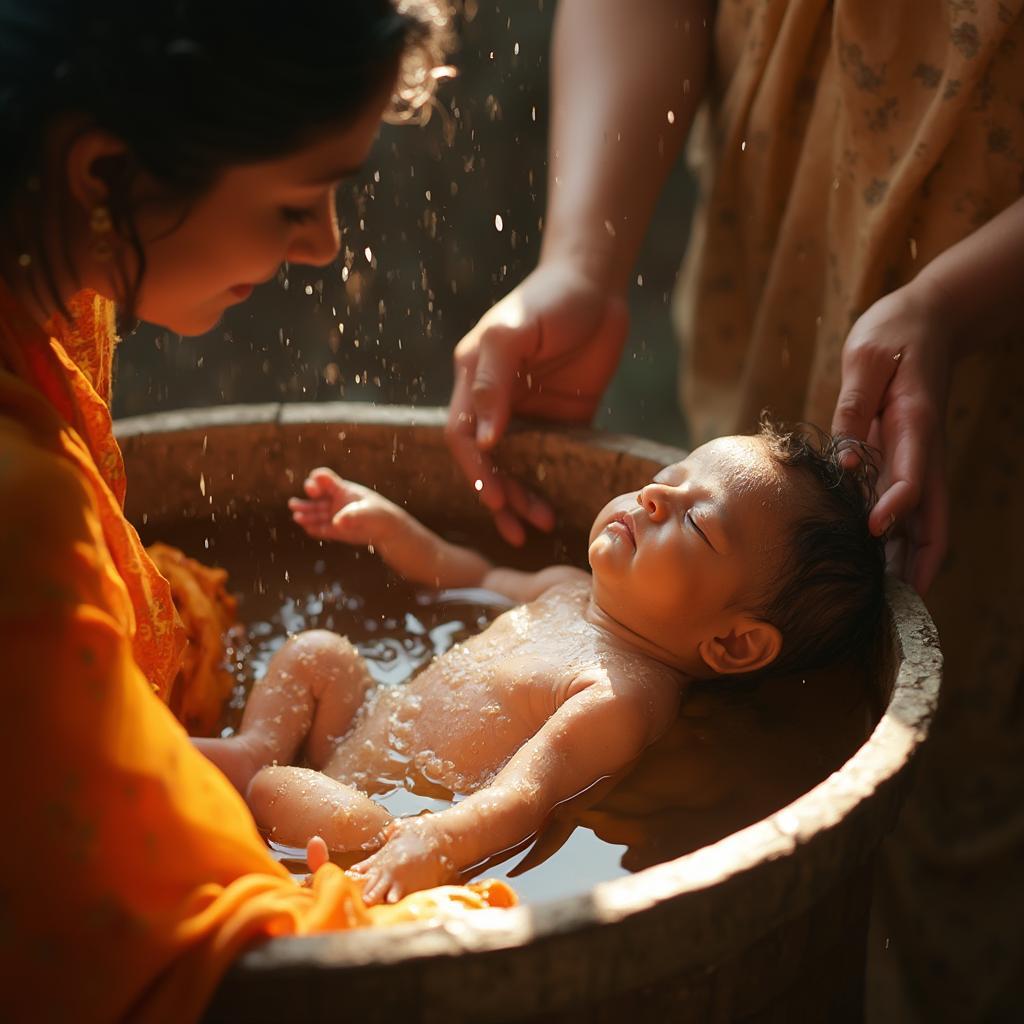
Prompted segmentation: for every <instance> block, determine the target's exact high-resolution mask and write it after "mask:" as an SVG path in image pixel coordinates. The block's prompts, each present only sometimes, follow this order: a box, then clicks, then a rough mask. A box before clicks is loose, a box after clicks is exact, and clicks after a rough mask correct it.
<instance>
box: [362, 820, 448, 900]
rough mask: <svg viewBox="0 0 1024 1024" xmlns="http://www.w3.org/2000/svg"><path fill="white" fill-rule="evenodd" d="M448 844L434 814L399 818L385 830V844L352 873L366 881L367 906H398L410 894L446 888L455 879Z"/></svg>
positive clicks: (364, 890) (365, 896) (364, 893)
mask: <svg viewBox="0 0 1024 1024" xmlns="http://www.w3.org/2000/svg"><path fill="white" fill-rule="evenodd" d="M449 845H450V844H449V842H448V838H447V836H446V835H445V834H444V832H443V830H441V829H438V828H437V827H436V826H435V822H434V819H433V818H432V816H431V815H429V814H424V815H419V816H418V817H415V818H398V819H396V820H395V821H392V822H391V823H390V824H389V825H388V826H387V827H386V828H385V829H384V845H383V846H382V847H381V848H380V849H379V850H377V851H376V853H372V854H370V856H369V857H367V858H366V859H365V860H361V861H360V862H359V863H358V864H354V865H353V866H352V867H351V868H350V869H349V871H350V872H351V873H352V874H354V875H355V876H356V877H358V878H361V879H362V880H363V882H364V885H363V900H364V902H365V903H366V904H367V906H373V905H374V904H375V903H384V902H387V903H397V902H398V901H399V900H400V899H401V898H402V897H403V896H408V895H409V893H411V892H418V891H419V890H420V889H430V888H432V887H433V886H435V885H443V884H445V883H446V882H449V881H451V880H452V879H453V878H454V877H455V875H456V869H455V865H454V864H453V863H452V861H451V859H450V857H449V855H448V848H449Z"/></svg>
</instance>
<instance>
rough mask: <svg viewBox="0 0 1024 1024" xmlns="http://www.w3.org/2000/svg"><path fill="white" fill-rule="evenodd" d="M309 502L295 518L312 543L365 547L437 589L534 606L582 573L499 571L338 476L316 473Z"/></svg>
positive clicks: (295, 506)
mask: <svg viewBox="0 0 1024 1024" xmlns="http://www.w3.org/2000/svg"><path fill="white" fill-rule="evenodd" d="M304 489H305V491H306V494H307V495H308V497H306V498H292V499H291V500H290V501H289V502H288V507H289V508H290V509H291V511H292V518H293V519H294V520H295V522H296V523H298V524H299V526H301V527H302V528H303V529H304V530H305V531H306V532H307V533H308V534H309V535H310V536H311V537H316V538H318V539H319V540H336V541H341V542H342V543H345V544H366V545H368V546H370V547H372V548H373V550H374V551H375V552H376V553H377V554H378V555H380V556H381V558H383V559H384V561H385V562H386V563H387V564H388V565H389V566H390V567H391V568H392V569H394V570H395V572H397V573H398V574H399V575H400V576H403V577H405V579H407V580H412V581H413V582H414V583H425V584H427V585H428V586H432V587H486V588H487V589H488V590H493V591H495V592H496V593H499V594H504V595H505V596H506V597H509V598H511V599H512V600H514V601H519V602H521V601H530V600H532V599H533V598H534V597H537V596H538V595H539V594H541V593H543V592H544V591H545V590H547V589H548V587H552V586H554V585H555V584H556V583H562V582H564V581H565V580H566V579H568V578H575V577H578V576H579V577H584V578H585V577H586V573H584V572H583V571H582V570H581V569H574V568H572V567H570V566H551V567H549V568H547V569H542V570H541V571H540V572H536V573H526V572H518V571H517V570H515V569H502V568H495V567H494V566H493V565H492V564H491V562H490V561H489V560H488V559H487V558H485V557H484V556H483V555H481V554H480V553H479V552H477V551H473V550H471V549H470V548H466V547H462V546H461V545H459V544H451V543H449V542H448V541H446V540H445V539H444V538H443V537H439V536H438V535H437V534H436V533H434V532H433V530H429V529H427V527H426V526H424V525H423V524H422V523H421V522H419V520H417V519H415V518H414V517H413V516H411V515H409V513H408V512H406V511H405V509H403V508H400V507H399V506H398V505H396V504H395V503H394V502H393V501H389V500H388V499H387V498H385V497H384V496H383V495H381V494H378V493H377V492H376V491H373V490H371V489H370V488H369V487H364V486H363V485H362V484H357V483H354V482H353V481H351V480H343V479H342V478H341V477H340V476H338V474H337V473H335V472H334V471H333V470H330V469H326V468H320V469H314V470H313V472H312V473H310V474H309V476H308V477H307V478H306V482H305V484H304Z"/></svg>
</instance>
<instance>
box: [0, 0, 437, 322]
mask: <svg viewBox="0 0 1024 1024" xmlns="http://www.w3.org/2000/svg"><path fill="white" fill-rule="evenodd" d="M446 29H447V17H446V7H445V6H443V4H441V3H438V2H432V0H329V2H323V0H288V2H286V3H280V4H262V3H251V2H247V3H241V2H238V0H0V138H3V140H4V149H5V151H6V152H7V153H8V157H7V158H5V159H4V160H3V161H2V162H0V231H2V232H3V234H4V236H5V237H6V244H8V245H9V246H11V245H13V247H14V254H13V255H14V259H15V261H16V262H15V267H14V268H13V269H14V270H17V262H18V261H20V262H21V264H22V266H25V265H26V264H27V265H30V266H32V267H34V268H36V269H38V271H39V276H40V277H41V278H42V282H41V283H42V285H43V287H45V288H47V290H48V291H49V292H51V293H52V297H53V298H54V299H57V301H58V305H60V303H59V297H58V296H57V294H56V278H55V275H54V263H53V261H54V260H58V259H59V260H62V261H63V263H64V268H65V270H66V271H67V272H69V273H71V275H72V277H74V278H75V279H77V274H76V273H75V268H74V266H73V265H72V261H71V258H70V254H69V252H68V248H67V245H66V243H64V244H63V245H62V247H61V250H60V251H58V252H56V253H54V252H49V251H47V248H46V246H45V245H44V243H43V240H42V239H41V238H40V237H39V236H38V224H39V223H40V220H41V217H40V214H41V212H42V210H43V209H44V208H45V207H46V205H47V204H54V203H57V202H58V196H59V195H60V194H62V193H61V190H60V189H57V188H56V187H55V184H56V182H55V181H54V174H53V173H52V172H51V173H50V174H49V175H48V174H47V167H46V154H45V153H44V152H43V147H44V144H45V140H46V137H47V131H46V130H47V127H48V125H49V124H50V122H51V121H52V119H53V118H54V117H55V116H58V115H61V114H80V115H83V117H84V121H85V127H95V128H101V129H104V130H106V131H109V132H110V133H112V134H113V135H116V136H117V137H118V138H120V139H122V140H124V142H125V143H126V144H127V146H128V148H129V150H130V154H131V156H130V159H129V160H128V161H109V162H108V163H109V165H108V166H105V167H103V168H102V169H98V170H99V172H100V173H102V174H103V176H104V178H105V179H106V180H107V184H108V186H109V188H110V197H109V202H108V206H109V209H110V213H111V217H112V220H113V227H114V230H115V231H116V232H117V233H118V235H119V237H120V238H121V239H122V240H124V241H126V242H127V243H128V244H129V245H130V246H131V248H132V250H133V255H134V257H135V261H134V262H135V264H136V266H135V273H134V274H133V275H132V279H131V280H129V279H128V274H127V272H126V271H125V270H124V268H123V267H122V268H120V270H119V275H120V277H121V279H122V280H121V282H120V283H121V288H120V289H119V292H121V293H122V294H121V296H120V298H121V300H122V303H124V304H125V305H127V306H128V307H129V312H130V313H131V312H133V307H134V304H135V297H136V295H137V293H138V288H139V285H140V283H141V279H142V275H143V273H144V271H145V256H144V253H143V250H142V246H141V243H140V240H139V237H138V233H137V231H136V229H135V225H134V218H133V211H132V208H131V202H130V198H129V197H130V195H131V185H132V179H133V178H134V176H135V175H136V174H137V173H139V172H140V171H145V172H146V173H148V174H150V175H152V176H153V177H154V178H155V179H156V180H157V181H158V182H159V183H160V184H161V186H162V187H163V188H164V189H165V190H166V192H167V194H168V196H169V197H171V198H175V199H182V200H185V201H186V202H187V201H188V200H192V199H194V198H196V197H197V196H199V195H201V194H202V193H203V192H204V191H205V190H206V189H208V188H209V187H210V186H211V185H212V184H213V183H214V181H215V180H216V179H217V177H218V175H219V174H220V173H221V172H222V171H223V170H224V169H225V168H227V167H229V166H231V165H234V164H243V163H249V162H255V161H259V160H266V159H272V158H275V157H279V156H284V155H287V154H288V153H289V152H292V151H294V150H296V149H298V148H300V147H301V146H302V145H303V144H305V143H306V142H309V141H312V140H313V139H314V138H315V137H316V136H317V134H318V133H321V132H323V131H324V130H326V129H329V128H339V127H341V128H343V127H344V126H345V125H346V124H347V123H349V122H351V121H353V120H355V119H356V118H357V117H358V115H359V114H360V113H361V111H362V110H363V109H364V108H365V105H366V103H367V102H368V101H369V100H370V99H371V98H372V97H374V96H375V95H378V94H379V92H380V90H382V89H384V88H387V87H389V86H390V85H391V84H392V83H393V82H394V83H395V86H394V97H395V98H394V101H393V103H392V111H391V113H392V115H393V119H408V118H409V117H410V116H413V115H414V114H415V112H416V111H419V110H424V109H427V108H426V104H427V102H428V100H429V97H430V91H431V87H432V83H433V81H434V78H433V75H432V74H431V71H432V69H433V67H435V66H436V65H437V64H439V63H441V61H442V59H443V55H444V52H445V47H446V45H447V35H446ZM55 209H56V214H57V216H58V217H60V218H62V220H63V219H66V216H67V210H66V209H60V208H55ZM5 272H7V270H6V268H5Z"/></svg>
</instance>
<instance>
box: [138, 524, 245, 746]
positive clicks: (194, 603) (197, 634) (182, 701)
mask: <svg viewBox="0 0 1024 1024" xmlns="http://www.w3.org/2000/svg"><path fill="white" fill-rule="evenodd" d="M146 553H147V554H148V555H149V557H150V558H151V559H153V564H154V565H155V566H156V567H157V569H158V570H159V571H160V573H161V575H163V576H164V577H165V578H166V579H167V581H168V583H170V585H171V596H172V597H173V599H174V607H175V609H176V610H177V612H178V615H179V617H180V618H181V621H182V624H183V625H184V627H185V633H186V635H187V637H188V645H187V646H186V648H185V654H184V656H183V658H182V661H181V667H180V669H179V670H178V675H177V677H176V678H175V680H174V685H173V686H172V688H171V691H170V694H169V695H165V697H164V699H165V700H166V702H167V704H168V706H169V707H170V709H171V711H172V712H173V713H174V717H175V718H176V719H177V720H178V721H179V722H181V724H182V725H183V726H185V730H186V731H187V732H188V734H189V736H212V735H213V734H214V732H215V730H216V728H217V723H218V722H219V721H220V717H221V712H222V711H223V709H224V702H225V701H226V700H227V699H228V697H229V696H230V695H231V689H232V687H233V685H234V677H233V676H232V675H231V672H230V671H229V670H228V668H227V666H226V665H225V663H224V654H225V650H224V634H225V633H226V632H227V631H228V630H229V629H230V628H231V627H232V626H233V625H234V624H235V621H236V620H235V611H236V610H237V607H238V602H237V601H236V600H235V599H234V598H233V597H232V596H231V595H230V594H229V593H228V591H227V579H228V574H227V573H226V572H225V571H224V570H223V569H211V568H210V567H209V566H206V565H203V564H202V563H201V562H197V561H196V560H195V559H194V558H189V557H188V556H187V555H185V554H183V553H182V552H181V551H179V550H178V549H177V548H173V547H171V546H170V545H169V544H152V545H150V546H149V547H148V548H147V549H146Z"/></svg>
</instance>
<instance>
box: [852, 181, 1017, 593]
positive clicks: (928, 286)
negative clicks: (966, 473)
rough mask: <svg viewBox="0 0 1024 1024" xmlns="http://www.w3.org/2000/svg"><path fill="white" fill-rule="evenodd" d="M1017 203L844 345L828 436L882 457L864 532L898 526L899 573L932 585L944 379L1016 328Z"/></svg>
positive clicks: (940, 512) (876, 312) (942, 542)
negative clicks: (856, 441)
mask: <svg viewBox="0 0 1024 1024" xmlns="http://www.w3.org/2000/svg"><path fill="white" fill-rule="evenodd" d="M1022 294H1024V199H1018V200H1017V202H1015V203H1013V204H1012V205H1011V206H1009V207H1007V209H1005V210H1004V211H1003V212H1002V213H1000V214H999V215H998V216H996V217H994V218H993V219H992V220H991V221H989V222H988V223H987V224H985V225H984V226H983V227H981V228H979V229H978V230H977V231H975V232H973V233H972V234H970V235H968V236H967V238H965V239H963V240H962V241H961V242H959V243H957V244H956V245H954V246H951V247H950V248H949V249H947V250H946V251H945V252H944V253H942V254H941V255H940V256H937V257H936V258H935V259H934V260H932V262H931V263H929V264H928V265H927V266H926V267H925V268H924V269H923V270H922V271H921V272H920V273H919V274H918V275H917V277H916V278H914V280H913V281H911V282H910V283H909V284H907V285H905V286H904V287H903V288H900V289H899V290H898V291H895V292H893V293H892V294H890V295H886V296H885V297H884V298H882V299H880V300H879V301H878V302H876V303H875V304H874V305H873V306H872V307H871V308H870V309H869V310H868V311H867V312H866V313H865V314H864V315H863V316H862V317H861V318H860V319H859V320H858V321H857V322H856V323H855V324H854V326H853V329H852V330H851V331H850V335H849V337H848V338H847V339H846V343H845V345H844V347H843V373H842V386H841V388H840V392H839V398H838V401H837V402H836V411H835V415H834V417H833V420H832V431H833V433H842V434H850V435H852V436H854V437H858V438H860V439H862V440H867V441H869V442H870V443H872V444H873V445H874V446H875V447H877V448H879V449H880V450H881V453H882V460H883V465H882V473H881V479H880V486H881V489H882V493H881V495H880V497H879V500H878V504H877V505H876V506H875V508H874V510H873V511H872V513H871V519H870V526H871V530H872V532H873V533H875V534H876V535H880V534H882V533H884V532H885V531H886V530H888V529H889V528H890V527H892V526H893V525H895V524H897V523H899V524H901V525H902V527H903V528H904V530H905V532H906V535H907V540H908V541H909V551H908V552H907V556H908V557H907V562H906V565H905V566H904V575H905V576H906V578H907V579H909V580H910V581H911V582H912V583H913V585H914V586H915V587H916V588H917V590H918V591H919V592H920V593H922V594H923V593H925V592H926V591H927V590H928V588H929V587H930V586H931V583H932V581H933V580H934V578H935V575H936V573H937V572H938V571H939V568H940V566H941V564H942V559H943V557H944V555H945V551H946V542H947V529H948V526H947V520H948V511H947V496H946V477H945V466H944V462H943V447H944V433H945V418H946V404H947V400H948V396H949V377H950V373H951V370H952V366H953V364H954V363H955V361H956V359H957V358H958V357H959V356H960V355H962V354H963V353H965V352H967V351H969V350H971V349H973V348H977V347H978V346H979V345H985V344H988V343H991V342H992V341H993V339H996V338H999V337H1001V336H1004V335H1005V333H1006V332H1007V331H1008V330H1010V329H1013V328H1017V329H1018V330H1019V329H1020V328H1021V326H1022V325H1024V303H1022V302H1021V295H1022Z"/></svg>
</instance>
